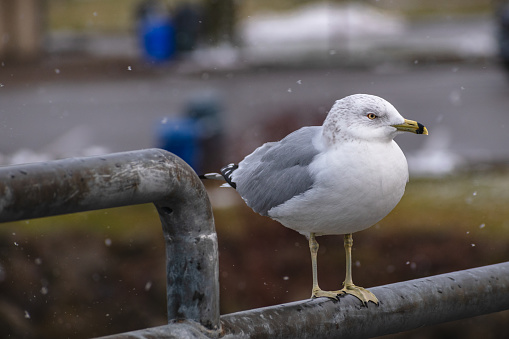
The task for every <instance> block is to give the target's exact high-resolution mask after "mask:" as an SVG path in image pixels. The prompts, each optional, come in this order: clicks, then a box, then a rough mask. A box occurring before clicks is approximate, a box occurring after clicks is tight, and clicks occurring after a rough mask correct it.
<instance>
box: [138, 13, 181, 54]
mask: <svg viewBox="0 0 509 339" xmlns="http://www.w3.org/2000/svg"><path fill="white" fill-rule="evenodd" d="M140 30H141V32H140V34H141V38H142V41H143V49H144V52H145V55H146V57H147V59H148V60H149V61H153V62H162V61H168V60H170V59H172V57H173V56H174V55H175V28H174V27H173V24H172V22H171V20H170V19H169V18H167V17H165V16H152V15H149V16H147V17H146V18H143V20H142V22H141V25H140Z"/></svg>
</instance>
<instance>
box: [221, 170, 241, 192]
mask: <svg viewBox="0 0 509 339" xmlns="http://www.w3.org/2000/svg"><path fill="white" fill-rule="evenodd" d="M237 168H239V165H237V164H229V165H227V166H225V167H223V168H221V174H222V175H223V177H224V180H226V182H227V183H228V184H229V185H230V186H231V187H233V188H237V184H236V183H234V182H233V181H232V174H233V172H235V170H236V169H237Z"/></svg>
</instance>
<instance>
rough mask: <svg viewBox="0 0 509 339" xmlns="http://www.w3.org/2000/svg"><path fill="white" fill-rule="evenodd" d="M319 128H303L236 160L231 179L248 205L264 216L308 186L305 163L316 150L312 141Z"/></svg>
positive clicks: (306, 165) (313, 155) (311, 183)
mask: <svg viewBox="0 0 509 339" xmlns="http://www.w3.org/2000/svg"><path fill="white" fill-rule="evenodd" d="M321 130H322V127H321V126H313V127H303V128H301V129H299V130H297V131H295V132H293V133H291V134H289V135H288V136H287V137H285V138H284V139H283V140H281V141H279V142H269V143H266V144H264V145H263V146H261V147H259V148H258V149H256V150H255V151H254V152H253V153H252V154H250V155H249V156H247V157H246V158H245V159H244V160H243V161H241V162H240V163H239V167H238V169H236V170H235V171H234V172H233V173H232V174H231V179H232V181H233V182H234V183H235V184H236V189H237V191H238V192H239V194H240V195H241V196H242V198H243V199H244V200H245V201H246V204H247V205H248V206H249V207H251V208H252V209H253V210H254V211H255V212H257V213H259V214H261V215H267V212H268V211H269V210H270V209H271V208H272V207H275V206H278V205H280V204H282V203H284V202H285V201H287V200H289V199H291V198H293V197H294V196H296V195H299V194H302V193H304V192H305V191H307V190H308V189H310V188H311V186H312V185H313V178H312V177H311V175H310V173H309V170H308V165H309V164H310V163H311V162H312V161H313V158H314V157H315V156H316V155H317V154H318V153H319V151H318V150H317V149H316V148H315V147H314V146H313V142H312V140H313V138H314V137H315V136H316V135H317V134H318V133H321Z"/></svg>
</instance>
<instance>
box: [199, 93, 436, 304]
mask: <svg viewBox="0 0 509 339" xmlns="http://www.w3.org/2000/svg"><path fill="white" fill-rule="evenodd" d="M401 132H413V133H416V134H428V131H427V130H426V128H425V127H424V126H423V125H422V124H420V123H418V122H415V121H412V120H407V119H404V118H403V117H402V116H401V115H400V114H399V113H398V111H397V110H396V109H395V108H394V106H392V105H391V104H390V103H389V102H387V101H386V100H384V99H382V98H380V97H377V96H373V95H367V94H356V95H351V96H348V97H345V98H343V99H341V100H337V101H336V102H335V104H334V105H333V106H332V108H331V110H330V111H329V113H328V115H327V117H326V119H325V121H324V123H323V125H322V126H312V127H303V128H301V129H299V130H297V131H295V132H293V133H291V134H289V135H288V136H286V137H285V138H284V139H282V140H281V141H278V142H268V143H266V144H264V145H262V146H261V147H259V148H258V149H256V150H255V151H254V152H253V153H251V154H250V155H248V156H247V157H246V158H245V159H244V160H242V161H241V162H240V163H239V164H238V165H235V164H230V165H228V166H226V167H224V168H223V169H222V170H221V173H222V176H223V177H224V179H225V180H226V181H227V182H228V184H229V185H230V186H231V187H233V188H235V189H236V190H237V192H238V193H239V194H240V195H241V197H242V198H243V199H244V201H245V202H246V204H247V205H248V206H249V207H251V208H252V209H253V210H254V211H255V212H257V213H259V214H261V215H264V216H268V217H270V218H272V219H274V220H277V221H279V222H280V223H281V224H283V225H284V226H286V227H288V228H291V229H293V230H295V231H297V232H299V233H301V234H303V235H305V236H306V237H307V238H308V239H309V248H310V251H311V262H312V273H313V288H312V295H311V296H312V297H313V298H316V297H329V298H334V299H336V298H339V296H341V295H344V294H352V295H354V296H356V297H357V298H359V299H360V300H361V301H362V303H363V304H364V305H367V303H368V302H369V301H371V302H373V303H375V304H378V299H377V298H376V297H375V295H373V294H372V293H371V292H369V291H368V290H366V289H364V288H362V287H358V286H355V285H354V284H353V281H352V271H351V263H352V259H351V249H352V244H353V240H352V233H354V232H357V231H361V230H363V229H366V228H368V227H370V226H372V225H374V224H375V223H377V222H378V221H380V220H381V219H382V218H384V217H385V216H386V215H387V214H388V213H389V212H390V211H391V210H392V209H393V208H394V207H395V206H396V205H397V203H398V202H399V201H400V199H401V197H402V196H403V192H404V190H405V185H406V183H407V181H408V165H407V161H406V158H405V156H404V154H403V152H402V151H401V149H400V148H399V146H398V145H397V144H396V142H395V141H394V140H393V139H394V137H395V136H396V135H397V134H399V133H401ZM204 177H206V178H214V177H215V178H217V177H218V175H214V174H208V175H205V176H204ZM332 234H344V246H345V251H346V278H345V281H344V283H343V288H342V289H340V290H337V291H324V290H322V289H320V287H319V286H318V277H317V252H318V242H317V241H316V236H319V235H332Z"/></svg>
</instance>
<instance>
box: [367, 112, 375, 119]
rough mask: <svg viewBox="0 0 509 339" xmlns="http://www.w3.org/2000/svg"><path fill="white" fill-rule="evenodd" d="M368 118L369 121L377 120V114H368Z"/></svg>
mask: <svg viewBox="0 0 509 339" xmlns="http://www.w3.org/2000/svg"><path fill="white" fill-rule="evenodd" d="M367 117H368V119H371V120H374V119H376V114H375V113H368V115H367Z"/></svg>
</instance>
